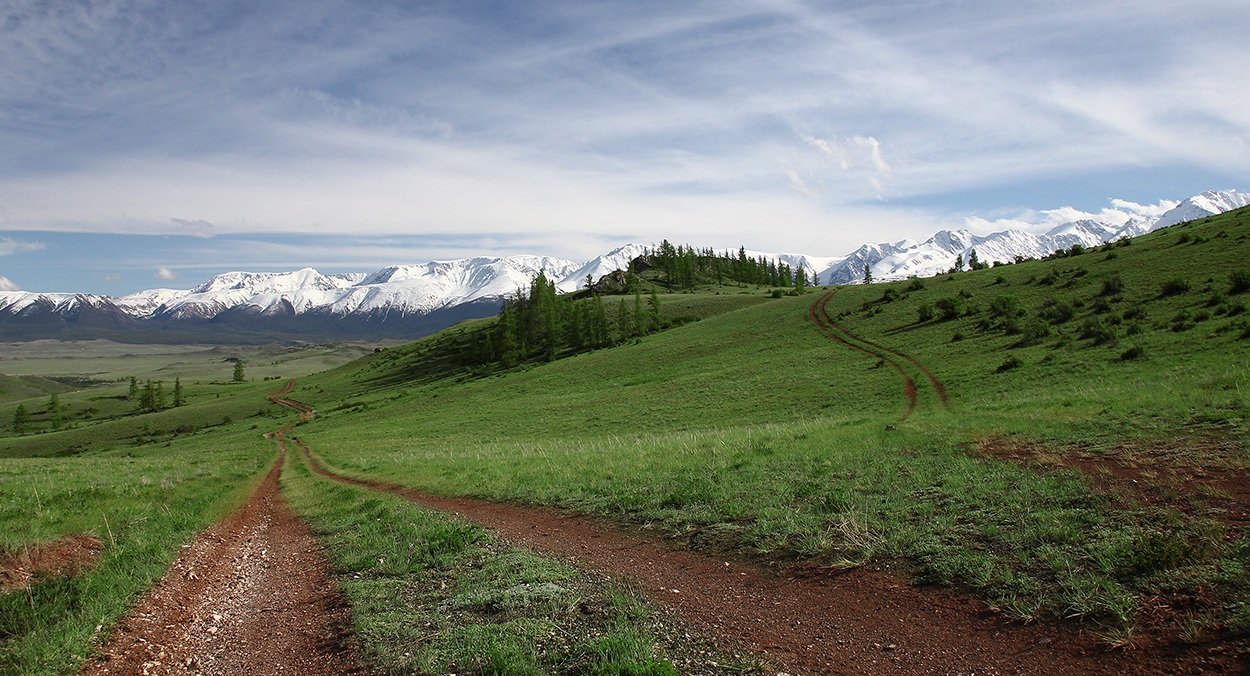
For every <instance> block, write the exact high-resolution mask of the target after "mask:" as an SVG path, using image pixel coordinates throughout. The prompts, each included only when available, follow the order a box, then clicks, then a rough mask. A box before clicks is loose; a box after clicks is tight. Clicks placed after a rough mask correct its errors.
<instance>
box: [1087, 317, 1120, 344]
mask: <svg viewBox="0 0 1250 676" xmlns="http://www.w3.org/2000/svg"><path fill="white" fill-rule="evenodd" d="M1081 339H1082V340H1092V341H1093V342H1094V344H1095V345H1102V344H1103V343H1115V341H1116V334H1115V328H1114V327H1112V326H1107V325H1106V324H1104V323H1103V322H1102V320H1101V319H1099V318H1097V317H1090V318H1089V319H1086V320H1085V323H1084V324H1082V325H1081Z"/></svg>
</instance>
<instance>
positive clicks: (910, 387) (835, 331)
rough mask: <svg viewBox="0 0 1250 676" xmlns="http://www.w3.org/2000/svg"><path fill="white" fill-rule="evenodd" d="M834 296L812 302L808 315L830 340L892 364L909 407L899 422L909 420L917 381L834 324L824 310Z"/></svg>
mask: <svg viewBox="0 0 1250 676" xmlns="http://www.w3.org/2000/svg"><path fill="white" fill-rule="evenodd" d="M832 296H833V292H832V291H830V292H829V293H826V294H825V295H824V296H823V297H821V299H820V300H817V301H816V302H814V303H812V306H811V307H810V308H808V310H807V316H808V317H809V318H811V320H812V323H813V324H815V325H816V328H818V329H820V331H821V333H823V334H825V336H826V337H827V338H829V339H830V340H835V341H837V342H839V343H841V344H842V345H845V346H847V347H849V348H851V349H853V350H859V351H860V352H863V353H864V354H866V355H869V356H871V357H875V358H877V359H880V360H881V361H883V362H885V363H887V364H889V365H890V366H892V367H893V368H894V370H895V371H898V375H899V376H900V377H901V378H902V379H903V395H904V396H906V397H907V409H906V410H905V411H903V415H902V417H900V418H899V419H898V420H899V422H903V421H904V420H907V416H909V415H911V412H912V411H914V410H915V409H916V382H915V381H913V380H912V379H911V376H909V375H907V372H906V371H904V370H903V367H902V365H900V364H899V363H898V362H896V361H894V360H893V359H891V358H890V357H887V356H886V355H885V354H884V353H883V352H882V351H876V350H870V349H868V348H866V347H864V346H862V345H858V344H856V343H853V342H851V341H850V339H849V338H848V336H845V335H843V333H844V331H843V330H842V329H841V328H839V327H838V325H837V324H834V323H833V322H832V321H831V320H830V319H829V315H828V314H827V313H825V312H824V305H825V303H828V302H829V299H830V298H831V297H832ZM818 311H819V314H818ZM822 314H823V315H824V317H823V318H822V317H821V316H820V315H822ZM943 402H945V399H943Z"/></svg>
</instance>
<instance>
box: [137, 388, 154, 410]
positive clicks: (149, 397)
mask: <svg viewBox="0 0 1250 676" xmlns="http://www.w3.org/2000/svg"><path fill="white" fill-rule="evenodd" d="M155 409H156V388H155V387H154V386H153V385H152V381H151V380H148V381H144V383H143V391H142V392H140V394H139V410H140V411H145V412H150V411H153V410H155Z"/></svg>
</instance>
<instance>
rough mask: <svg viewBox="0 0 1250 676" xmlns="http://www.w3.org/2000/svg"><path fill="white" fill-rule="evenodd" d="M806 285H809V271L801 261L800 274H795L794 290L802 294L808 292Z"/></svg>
mask: <svg viewBox="0 0 1250 676" xmlns="http://www.w3.org/2000/svg"><path fill="white" fill-rule="evenodd" d="M806 286H807V271H806V270H804V269H803V264H802V263H799V271H798V274H796V275H795V276H794V292H795V293H797V294H802V293H804V292H806V290H807V289H806V288H805V287H806Z"/></svg>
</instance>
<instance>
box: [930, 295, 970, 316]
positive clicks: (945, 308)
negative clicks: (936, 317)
mask: <svg viewBox="0 0 1250 676" xmlns="http://www.w3.org/2000/svg"><path fill="white" fill-rule="evenodd" d="M934 306H935V307H936V308H937V311H938V312H939V313H941V316H942V320H943V321H946V320H951V319H955V318H956V317H958V316H959V315H961V314H963V313H964V301H963V299H962V298H959V297H958V296H947V297H946V298H939V299H938V300H937V302H936V303H934Z"/></svg>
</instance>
